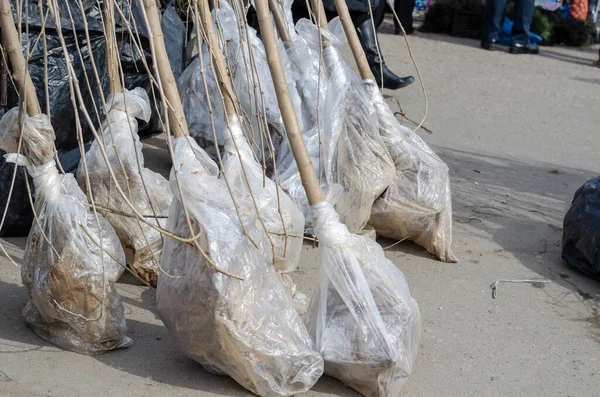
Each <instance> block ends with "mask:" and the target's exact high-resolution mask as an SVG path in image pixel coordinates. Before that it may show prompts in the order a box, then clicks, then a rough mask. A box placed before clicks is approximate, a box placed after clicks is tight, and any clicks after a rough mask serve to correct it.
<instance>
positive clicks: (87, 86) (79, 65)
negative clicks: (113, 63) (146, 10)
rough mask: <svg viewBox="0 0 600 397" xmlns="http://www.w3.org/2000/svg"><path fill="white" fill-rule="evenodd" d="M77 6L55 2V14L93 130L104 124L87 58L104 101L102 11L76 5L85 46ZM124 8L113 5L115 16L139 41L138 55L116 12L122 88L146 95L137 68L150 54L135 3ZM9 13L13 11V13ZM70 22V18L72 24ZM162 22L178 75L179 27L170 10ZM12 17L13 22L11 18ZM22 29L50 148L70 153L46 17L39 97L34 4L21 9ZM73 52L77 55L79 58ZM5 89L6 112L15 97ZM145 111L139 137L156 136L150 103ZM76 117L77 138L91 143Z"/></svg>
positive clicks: (58, 53)
mask: <svg viewBox="0 0 600 397" xmlns="http://www.w3.org/2000/svg"><path fill="white" fill-rule="evenodd" d="M78 3H79V1H75V0H65V1H61V2H59V12H60V16H61V24H62V30H63V36H64V38H65V41H66V44H67V51H68V53H69V56H70V62H71V64H72V65H73V69H74V70H75V73H76V77H77V80H78V83H79V89H80V90H81V93H82V96H83V101H84V106H85V108H86V109H87V111H88V113H89V115H90V118H91V120H92V122H93V124H94V127H95V128H98V127H99V125H100V120H103V119H104V114H103V111H102V110H101V102H100V90H99V87H98V85H97V78H96V76H95V73H94V71H93V68H92V62H91V57H92V56H93V60H94V63H95V66H96V70H97V72H98V79H99V80H100V81H101V82H102V91H103V92H104V95H105V97H106V96H107V95H108V78H107V69H106V56H105V51H106V41H105V37H104V28H103V25H102V20H101V8H100V7H102V2H98V1H97V0H83V2H82V5H83V12H84V13H85V15H86V20H87V28H88V32H89V38H90V42H89V45H88V40H87V38H86V32H85V27H84V26H85V25H84V21H83V17H82V15H81V9H80V8H79V6H78ZM128 4H129V3H128V2H119V5H120V7H121V9H120V11H121V12H123V14H124V16H125V17H126V18H127V20H128V22H129V25H130V27H131V29H136V30H137V32H136V33H135V36H136V39H137V38H138V37H139V40H140V41H141V47H142V51H140V50H139V49H138V47H136V46H135V45H133V44H132V40H131V37H130V36H129V35H130V32H129V30H128V29H127V27H126V26H127V25H126V24H124V23H122V20H121V14H120V13H119V12H116V13H115V17H116V27H115V29H116V31H117V37H118V38H119V40H118V41H119V43H118V44H119V52H120V57H121V66H122V69H123V73H124V78H125V88H127V89H133V88H135V87H143V88H145V89H148V90H149V88H150V87H149V86H150V79H149V76H148V72H147V70H146V68H145V67H144V64H143V62H144V59H145V61H146V63H147V64H148V67H149V68H150V70H152V69H151V68H152V56H151V54H150V45H149V41H148V32H147V30H146V24H145V20H144V18H143V16H142V13H141V10H140V8H139V7H140V3H139V2H137V1H134V2H131V3H130V4H131V9H128V8H127V7H128ZM170 8H172V7H170ZM13 11H15V9H14V8H13ZM46 12H47V8H46V6H44V8H43V10H42V13H44V14H45V13H46ZM70 16H72V19H71V17H70ZM165 16H166V17H165V18H163V30H164V31H165V39H166V40H167V42H168V46H167V47H168V48H169V49H170V58H171V59H170V61H171V63H172V66H173V68H174V70H183V60H184V58H183V52H184V43H185V26H184V25H183V22H181V19H180V18H179V17H178V15H177V13H176V12H175V11H174V10H168V11H167V12H166V13H165ZM14 17H16V13H15V15H14ZM22 23H23V26H25V25H27V27H28V31H29V36H27V34H25V33H23V35H22V38H21V40H22V43H23V48H26V47H27V48H28V51H29V53H30V58H29V73H30V75H31V78H32V80H33V84H34V86H35V87H36V91H37V95H38V99H39V101H40V105H41V107H42V109H43V110H44V111H45V109H46V103H47V102H49V103H50V119H51V121H52V126H53V127H54V131H55V132H56V141H55V145H56V147H57V149H59V150H60V149H64V150H68V149H72V148H75V147H76V146H77V136H76V131H77V129H76V124H75V112H74V110H73V104H72V102H71V92H70V88H69V81H68V73H67V65H66V63H65V59H64V53H63V49H62V47H61V44H60V41H59V39H58V35H57V33H56V28H55V24H54V21H53V19H52V18H51V17H49V18H48V19H47V21H46V29H45V33H46V45H47V51H48V93H49V95H48V96H49V97H48V98H46V94H45V81H46V79H45V75H44V47H43V41H42V40H41V39H40V32H41V27H42V23H41V21H40V11H39V8H38V2H37V0H30V1H29V2H27V3H26V9H23V10H22ZM169 40H170V41H169ZM78 47H79V50H80V51H81V55H80V54H79V51H78ZM90 48H91V54H90ZM178 54H179V55H178ZM180 73H181V72H180ZM7 86H8V90H7V91H8V104H7V106H6V108H7V109H10V108H12V107H15V106H17V105H18V95H17V93H16V92H15V90H14V86H13V85H12V84H10V83H9V84H8V85H7ZM149 91H150V90H149ZM150 97H151V98H153V95H150ZM159 102H160V101H159ZM151 107H152V117H151V119H150V121H149V122H148V123H142V124H141V125H140V130H139V135H140V136H145V135H151V134H154V133H159V132H161V131H160V127H159V125H160V123H159V117H158V111H157V106H156V104H154V103H153V104H152V106H151ZM81 116H82V115H81V114H80V122H81V125H82V129H83V138H84V141H85V142H87V141H89V140H91V139H92V138H93V136H92V133H91V126H90V125H89V124H88V123H87V121H86V120H85V118H84V117H81Z"/></svg>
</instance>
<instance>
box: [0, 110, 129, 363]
mask: <svg viewBox="0 0 600 397" xmlns="http://www.w3.org/2000/svg"><path fill="white" fill-rule="evenodd" d="M12 111H16V109H13V110H12ZM12 111H11V112H12ZM21 125H22V129H21V136H22V139H23V149H24V150H23V153H24V154H25V156H23V155H16V154H9V155H6V158H7V161H11V162H14V163H16V164H18V165H23V166H26V167H27V170H28V172H29V174H30V175H31V177H32V178H33V183H34V186H35V192H36V195H35V211H36V214H37V219H38V220H39V222H38V221H35V222H34V224H33V227H32V228H31V231H30V233H29V236H28V238H27V243H26V246H25V256H24V258H23V265H22V268H21V276H22V281H23V284H24V285H25V288H26V289H27V292H28V294H29V300H28V302H27V304H26V306H25V308H24V309H23V316H24V317H25V320H26V321H27V323H28V324H29V325H30V326H31V328H32V329H33V330H34V332H36V333H37V334H38V335H39V336H41V337H42V338H44V339H46V340H47V341H49V342H52V343H54V344H56V345H58V346H60V347H62V348H64V349H68V350H72V351H75V352H78V353H81V354H89V355H94V354H100V353H104V352H106V351H108V350H112V349H116V348H119V347H124V346H127V345H129V344H130V343H131V339H129V338H128V337H127V336H125V332H126V325H125V316H124V312H123V305H122V303H121V298H120V297H119V295H118V294H117V292H116V290H115V288H114V285H113V284H114V282H115V281H116V280H117V279H118V278H119V276H120V275H121V274H122V272H123V270H124V267H123V266H124V263H125V254H124V253H123V249H122V248H121V245H120V243H119V240H118V238H117V235H116V233H115V231H114V230H113V229H112V227H111V226H110V224H109V223H108V222H107V221H106V220H105V219H104V218H103V217H102V216H101V215H100V214H97V217H96V216H95V215H94V214H93V213H92V212H91V211H90V210H89V208H88V206H87V205H88V202H87V200H86V197H85V195H84V194H83V192H82V191H81V189H79V186H78V185H77V182H76V181H75V178H74V177H73V175H71V174H66V175H60V174H59V173H58V170H57V169H56V165H55V163H54V161H53V160H52V156H53V153H54V145H53V141H54V131H53V129H52V126H51V124H50V120H49V119H48V118H47V116H45V115H42V114H40V115H37V116H34V117H27V116H23V117H22V120H21ZM6 133H10V129H7V130H3V131H0V135H3V134H6ZM100 247H102V250H101V248H100Z"/></svg>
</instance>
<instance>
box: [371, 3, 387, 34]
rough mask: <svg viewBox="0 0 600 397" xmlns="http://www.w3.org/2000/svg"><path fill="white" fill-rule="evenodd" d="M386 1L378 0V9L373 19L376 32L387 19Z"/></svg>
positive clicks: (374, 11) (376, 8)
mask: <svg viewBox="0 0 600 397" xmlns="http://www.w3.org/2000/svg"><path fill="white" fill-rule="evenodd" d="M385 7H386V0H378V3H377V7H375V9H374V10H373V19H374V20H375V30H377V29H379V27H380V26H381V24H382V23H383V19H384V18H385Z"/></svg>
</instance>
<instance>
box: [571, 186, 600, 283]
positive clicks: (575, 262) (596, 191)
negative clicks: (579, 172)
mask: <svg viewBox="0 0 600 397" xmlns="http://www.w3.org/2000/svg"><path fill="white" fill-rule="evenodd" d="M562 257H563V259H564V260H565V261H567V263H568V264H569V265H570V266H572V267H574V268H575V269H577V270H579V271H581V272H583V273H585V274H587V275H589V276H591V277H594V278H596V279H599V280H600V176H598V177H596V178H594V179H591V180H589V181H587V182H586V183H584V184H583V186H581V187H580V188H579V189H578V190H577V192H575V196H574V197H573V203H572V204H571V208H569V211H568V212H567V214H566V215H565V219H564V221H563V242H562Z"/></svg>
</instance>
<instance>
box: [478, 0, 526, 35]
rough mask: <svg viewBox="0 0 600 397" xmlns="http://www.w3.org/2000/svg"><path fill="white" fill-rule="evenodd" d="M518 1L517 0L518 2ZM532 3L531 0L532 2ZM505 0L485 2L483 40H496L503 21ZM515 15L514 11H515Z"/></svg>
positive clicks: (487, 0) (488, 0)
mask: <svg viewBox="0 0 600 397" xmlns="http://www.w3.org/2000/svg"><path fill="white" fill-rule="evenodd" d="M519 1H520V0H517V2H519ZM532 1H533V0H532ZM505 9H506V0H486V2H485V15H484V25H483V39H484V40H498V39H499V37H500V30H501V28H502V25H501V24H502V19H504V10H505ZM515 13H516V9H515Z"/></svg>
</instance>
